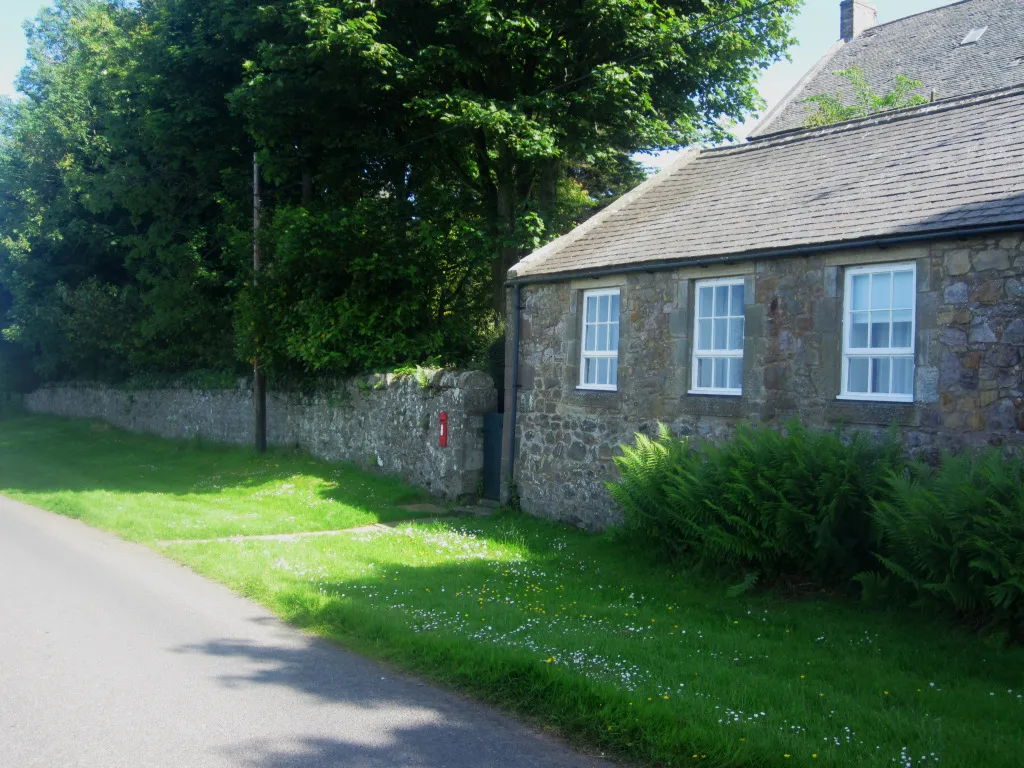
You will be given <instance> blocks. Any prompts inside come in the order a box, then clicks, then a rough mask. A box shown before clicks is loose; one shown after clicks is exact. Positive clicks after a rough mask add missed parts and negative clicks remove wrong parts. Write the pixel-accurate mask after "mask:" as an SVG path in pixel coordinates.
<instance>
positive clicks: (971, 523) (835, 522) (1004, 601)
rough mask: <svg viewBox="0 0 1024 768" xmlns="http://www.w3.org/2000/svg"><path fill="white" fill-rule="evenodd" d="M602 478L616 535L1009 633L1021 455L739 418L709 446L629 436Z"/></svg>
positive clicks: (738, 578) (1023, 553) (1020, 541)
mask: <svg viewBox="0 0 1024 768" xmlns="http://www.w3.org/2000/svg"><path fill="white" fill-rule="evenodd" d="M616 462H617V464H618V465H619V469H620V470H621V475H622V476H621V480H620V481H619V482H616V483H609V484H608V487H609V489H610V490H611V493H612V496H613V498H614V499H615V500H616V502H618V504H619V506H620V507H621V509H622V511H623V513H624V522H625V528H626V530H627V531H628V532H629V533H631V534H632V535H635V536H639V537H643V538H645V539H647V540H648V542H649V543H650V544H651V546H653V547H654V548H655V549H656V550H657V551H659V552H661V554H662V555H663V556H665V557H668V558H672V559H687V560H689V561H691V562H693V563H695V564H698V565H701V566H710V567H711V568H713V569H714V570H715V571H716V572H718V573H720V574H722V575H723V576H724V577H726V578H728V579H730V580H732V581H733V582H737V583H736V586H735V587H734V589H735V590H737V591H741V590H744V589H748V588H750V587H751V586H753V585H754V584H756V583H768V584H788V585H798V586H801V587H805V588H807V587H810V588H827V589H832V590H835V589H847V588H848V589H851V590H852V589H857V588H858V586H860V587H862V588H863V591H864V594H865V595H866V596H873V595H877V594H880V593H882V594H884V595H885V596H886V599H892V598H893V596H903V597H904V598H907V599H910V600H913V601H915V602H918V603H921V604H927V605H931V606H933V607H940V608H942V609H944V610H947V611H950V612H952V613H954V614H956V615H957V616H958V617H959V618H961V619H967V620H969V621H971V622H972V623H975V624H978V625H982V626H985V627H987V628H989V629H991V630H999V631H1003V632H1009V633H1012V634H1015V635H1020V633H1021V630H1022V627H1024V460H1022V459H1021V458H1019V457H1008V456H1005V455H1003V454H1002V453H1000V452H997V451H994V450H991V451H988V452H986V453H983V454H965V455H963V456H956V457H954V456H949V455H947V456H944V457H943V458H942V461H941V462H940V463H939V465H938V466H937V467H935V468H932V467H929V466H927V465H925V464H922V463H919V462H913V461H911V460H910V459H909V458H908V457H907V456H906V454H905V453H904V451H903V449H902V448H901V447H900V445H899V442H898V440H897V438H896V435H895V433H892V432H890V433H889V434H888V436H887V437H886V439H884V440H882V441H878V440H875V439H873V438H872V437H870V436H868V435H867V434H864V433H852V434H848V435H844V434H841V433H840V432H816V431H812V430H807V429H804V428H803V427H801V426H800V425H799V424H795V423H793V424H789V425H787V426H786V429H785V430H784V431H781V432H780V431H777V430H773V429H769V428H764V427H753V426H740V427H739V428H738V429H737V431H736V435H735V437H734V438H733V439H732V440H729V441H724V442H721V443H718V444H714V443H710V442H701V441H692V440H687V439H683V440H679V439H674V438H672V437H671V436H670V435H669V434H668V431H667V429H665V428H664V427H662V428H661V433H660V434H659V436H658V437H657V438H654V439H652V438H648V437H646V436H644V435H637V437H636V443H635V445H633V446H624V447H623V456H621V457H620V458H618V459H616Z"/></svg>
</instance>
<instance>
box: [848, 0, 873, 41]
mask: <svg viewBox="0 0 1024 768" xmlns="http://www.w3.org/2000/svg"><path fill="white" fill-rule="evenodd" d="M839 13H840V25H839V36H840V37H842V38H843V40H845V41H846V42H850V41H851V40H853V39H854V38H855V37H858V36H859V35H860V33H861V32H863V31H864V30H866V29H871V28H872V27H874V26H877V25H878V9H877V8H875V6H873V5H871V4H870V3H866V2H864V0H843V2H842V3H840V4H839Z"/></svg>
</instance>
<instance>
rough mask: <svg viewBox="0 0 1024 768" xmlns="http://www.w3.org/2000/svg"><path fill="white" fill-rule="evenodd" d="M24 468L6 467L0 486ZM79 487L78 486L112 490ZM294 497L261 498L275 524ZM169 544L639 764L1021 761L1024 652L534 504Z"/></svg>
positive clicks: (270, 602)
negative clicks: (387, 525)
mask: <svg viewBox="0 0 1024 768" xmlns="http://www.w3.org/2000/svg"><path fill="white" fill-rule="evenodd" d="M7 425H8V422H3V423H0V430H2V434H3V437H2V438H0V466H6V465H7V461H8V458H9V456H10V455H11V454H12V453H13V452H17V453H19V454H21V459H19V461H21V462H23V464H24V465H25V466H27V465H30V464H33V463H35V464H37V465H40V466H42V465H46V466H48V467H50V469H49V470H47V472H49V474H48V475H47V477H50V478H59V477H61V476H62V472H61V466H62V463H63V462H64V461H65V458H66V457H68V456H74V455H78V454H81V453H86V454H89V455H91V456H94V457H95V458H96V461H97V463H98V464H101V465H102V464H105V462H103V460H102V459H103V456H105V455H106V456H107V458H108V459H111V458H113V457H115V456H122V458H123V454H119V453H117V452H116V451H115V452H114V453H113V454H109V453H108V451H111V450H113V449H112V448H111V444H109V443H108V442H107V439H106V438H105V437H103V435H104V434H105V433H100V437H99V438H98V437H97V436H96V435H95V434H94V433H93V432H91V431H88V430H87V431H84V432H82V431H81V425H78V424H75V423H71V422H56V421H50V420H47V425H48V428H49V429H50V430H52V431H51V433H50V435H49V437H50V438H51V439H48V440H37V441H33V440H31V439H28V438H27V437H26V438H23V439H20V440H19V439H11V437H10V433H9V431H8V430H7V429H6V427H7ZM26 426H27V425H26ZM30 431H31V430H30ZM129 437H130V436H119V437H118V439H129ZM55 438H59V439H55ZM159 442H160V441H154V443H155V444H154V445H152V446H151V448H152V450H153V451H155V452H158V451H159V450H161V447H160V445H157V443H159ZM114 445H115V447H116V444H114ZM136 450H138V449H136ZM168 450H170V449H169V448H168ZM218 450H223V449H218ZM228 452H229V453H230V451H228ZM237 453H238V454H239V458H238V459H237V460H238V461H242V460H243V459H242V458H241V457H242V456H243V455H246V454H245V452H244V451H237ZM136 459H138V454H136ZM149 460H150V459H149V458H148V455H147V458H146V461H149ZM244 460H245V461H249V460H251V457H246V458H245V459H244ZM73 464H74V463H73ZM74 466H78V467H79V469H78V470H77V471H80V472H85V471H86V470H87V469H88V468H87V467H82V466H81V465H77V464H74ZM133 466H134V465H133ZM35 471H36V473H37V477H38V476H39V473H41V472H42V470H40V469H37V470H35ZM9 482H10V479H9V475H7V474H4V473H3V471H0V488H9V487H10V486H9ZM22 485H24V483H22ZM65 485H66V484H65ZM62 487H63V486H62ZM243 487H244V488H247V487H248V486H245V485H244V484H243ZM84 488H86V489H88V490H83V491H75V490H64V491H63V492H64V493H71V494H72V498H73V497H74V495H75V494H77V493H80V492H84V493H92V492H95V491H96V490H101V489H103V488H104V484H103V482H101V481H99V480H95V481H94V482H92V483H85V484H84ZM357 488H358V486H357ZM4 492H6V491H4ZM36 493H39V496H38V500H36V501H35V502H34V503H41V504H42V505H44V506H46V505H47V504H48V503H51V504H52V502H53V499H54V497H52V496H49V495H47V494H46V493H42V492H41V491H39V490H37V491H36ZM147 493H154V491H152V490H150V491H147ZM156 493H163V492H160V491H156ZM144 496H145V494H134V495H133V494H132V493H121V495H120V496H119V498H120V499H123V501H124V503H125V505H126V509H125V510H124V512H125V514H124V515H121V516H118V517H116V518H109V519H105V520H104V522H105V523H107V524H109V525H114V526H116V525H122V526H125V535H130V534H131V533H133V532H135V531H136V529H135V528H134V527H132V526H131V525H129V524H128V522H127V521H128V520H130V519H131V517H132V516H133V515H134V516H145V514H146V511H147V503H148V502H147V501H145V500H144V498H143V497H144ZM147 498H148V497H147ZM285 502H286V498H285V497H279V496H275V495H273V494H271V495H267V496H264V497H261V499H260V500H259V505H260V506H262V507H266V511H264V513H263V514H264V515H265V516H267V517H268V519H269V518H272V517H273V515H274V514H276V513H274V512H272V511H271V510H273V509H275V508H276V505H278V504H282V503H285ZM51 508H57V507H56V506H51ZM178 509H180V510H181V511H182V512H184V511H185V510H186V509H187V508H186V507H180V508H178ZM58 511H59V510H58ZM168 514H170V512H168ZM189 514H190V513H189ZM209 514H211V515H212V514H214V513H213V512H210V513H209ZM234 522H235V524H237V522H238V521H237V520H236V521H234ZM115 530H116V527H115ZM169 553H170V554H171V555H172V556H173V557H175V558H176V559H178V560H179V561H181V562H183V563H185V564H187V565H189V566H190V567H192V568H194V569H195V570H197V571H198V572H200V573H203V574H205V575H208V576H210V577H212V578H215V579H218V580H219V581H221V582H223V583H225V584H227V585H229V586H231V587H232V588H234V589H235V590H237V591H239V592H240V593H242V594H244V595H246V596H248V597H250V598H252V599H254V600H257V601H259V602H261V603H263V604H264V605H266V606H268V607H270V608H271V609H272V610H274V611H275V612H277V613H278V614H279V615H281V616H282V617H284V618H285V619H287V620H289V621H292V622H293V623H295V624H297V625H299V626H302V627H304V628H306V629H308V630H310V631H313V632H315V633H317V634H320V635H323V636H326V637H329V638H332V639H335V640H337V641H338V642H340V643H342V644H344V645H346V646H348V647H351V648H354V649H356V650H359V651H361V652H364V653H366V654H368V655H371V656H374V657H377V658H381V659H385V660H388V661H390V662H392V663H394V664H396V665H398V666H401V667H403V668H406V669H409V670H413V671H416V672H420V673H423V674H426V675H428V676H430V677H432V678H434V679H436V680H439V681H442V682H445V683H447V684H449V685H452V686H455V687H458V688H460V689H462V690H465V691H469V692H472V693H473V694H475V695H477V696H479V697H481V698H484V699H486V700H488V701H492V702H495V703H497V704H500V705H502V706H504V707H506V708H508V709H510V710H513V711H516V712H519V713H521V714H524V715H526V716H528V717H530V718H531V719H533V720H535V721H537V722H539V723H541V724H544V725H547V726H550V727H551V728H554V729H556V730H558V731H560V732H562V733H565V734H566V735H568V736H569V737H570V738H572V739H574V740H576V741H577V742H578V743H584V744H587V745H589V746H591V747H596V748H599V749H602V750H604V751H606V752H609V753H614V754H619V755H622V756H625V757H627V758H629V759H631V760H632V761H635V762H638V763H644V764H650V765H714V766H732V767H733V768H755V767H762V766H843V767H844V768H845V767H847V766H849V767H852V766H858V767H859V766H879V767H881V766H893V765H899V766H922V765H944V766H967V765H970V766H976V765H978V766H986V768H993V767H998V766H1006V767H1007V768H1009V767H1010V766H1019V765H1020V764H1021V761H1020V745H1021V744H1022V743H1024V696H1022V694H1024V650H1022V649H1020V648H1012V647H1011V648H1005V649H1000V648H997V647H992V646H988V645H986V644H984V642H982V641H980V640H979V639H978V638H976V637H973V636H971V635H969V634H966V633H963V632H960V631H957V630H955V629H951V628H950V627H949V626H948V625H946V624H943V623H941V622H935V621H930V620H927V619H925V618H920V617H917V616H915V615H913V614H910V613H907V612H892V613H884V612H878V611H874V610H869V609H866V608H863V607H861V606H860V605H858V604H856V603H850V602H843V601H838V600H835V599H829V598H827V597H819V598H816V599H803V600H799V601H793V600H785V599H781V598H779V597H774V596H771V595H746V596H742V597H738V598H729V597H727V596H726V593H725V592H726V591H725V588H724V587H722V586H720V585H714V584H708V583H706V582H703V581H701V580H700V579H699V578H697V577H695V576H694V575H692V574H688V573H683V572H678V571H673V570H671V569H669V568H666V567H662V566H658V565H657V564H654V563H653V562H652V560H651V559H650V558H649V557H648V555H647V554H646V553H644V552H639V551H635V550H632V549H630V548H629V547H627V546H625V545H623V544H621V543H618V542H615V541H613V540H609V539H607V538H603V537H595V536H592V535H588V534H585V533H582V532H579V531H575V530H571V529H567V528H564V527H561V526H556V525H552V524H549V523H545V522H543V521H539V520H534V519H531V518H526V517H522V516H517V515H499V516H497V517H495V518H492V519H488V520H482V521H472V522H466V523H418V524H409V525H404V526H401V527H399V528H398V529H397V530H396V531H395V532H391V533H382V532H374V533H360V534H347V535H343V536H339V537H332V538H330V539H306V540H301V541H296V542H278V541H252V540H249V541H239V542H224V543H184V544H178V545H175V546H173V547H171V548H170V549H169Z"/></svg>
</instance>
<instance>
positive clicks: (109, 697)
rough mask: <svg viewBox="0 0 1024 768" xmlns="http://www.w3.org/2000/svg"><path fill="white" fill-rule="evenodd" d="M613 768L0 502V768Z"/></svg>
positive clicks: (133, 551)
mask: <svg viewBox="0 0 1024 768" xmlns="http://www.w3.org/2000/svg"><path fill="white" fill-rule="evenodd" d="M608 765H609V764H608V763H605V762H604V761H603V760H602V759H601V758H597V757H588V756H585V755H580V754H578V753H575V752H573V751H572V750H570V749H569V748H568V747H566V746H565V745H564V744H562V743H561V742H559V741H557V740H555V739H553V738H550V737H548V736H546V735H544V734H541V733H538V732H535V731H534V730H533V729H531V728H529V727H527V726H525V725H523V724H521V723H519V722H517V721H515V720H512V719H510V718H508V717H506V716H504V715H502V714H500V713H498V712H495V711H494V710H492V709H490V708H488V707H486V706H483V705H480V704H478V703H475V702H472V701H468V700H466V699H464V698H462V697H460V696H458V695H456V694H453V693H450V692H447V691H444V690H442V689H439V688H436V687H434V686H432V685H429V684H424V683H422V682H419V681H417V680H416V679H414V678H412V677H408V676H404V675H401V674H397V673H395V672H394V671H392V670H389V669H387V668H385V667H382V666H380V665H378V664H376V663H373V662H371V661H368V660H366V659H363V658H362V657H360V656H356V655H354V654H351V653H348V652H345V651H343V650H341V649H339V648H337V647H335V646H333V645H331V644H330V643H327V642H325V641H321V640H318V639H315V638H312V637H310V636H308V635H306V634H304V633H302V632H299V631H298V630H295V629H293V628H291V627H288V626H287V625H285V624H282V623H281V622H280V621H279V620H277V619H276V618H275V617H274V616H273V615H272V614H270V613H268V612H267V611H265V610H264V609H263V608H261V607H259V606H257V605H254V604H253V603H250V602H248V601H246V600H244V599H242V598H240V597H237V596H236V595H234V594H232V593H231V592H230V591H229V590H228V589H226V588H225V587H222V586H220V585H218V584H215V583H213V582H210V581H207V580H206V579H203V578H202V577H200V576H198V575H196V574H194V573H192V572H191V571H189V570H187V569H185V568H183V567H181V566H178V565H177V564H175V563H174V562H172V561H170V560H167V559H165V558H162V557H160V556H159V555H157V554H156V553H154V552H152V551H150V550H148V549H146V548H144V547H141V546H137V545H134V544H130V543H127V542H125V541H122V540H120V539H118V538H116V537H114V536H111V535H109V534H106V533H103V532H101V531H98V530H95V529H92V528H89V527H87V526H85V525H83V524H81V523H79V522H77V521H75V520H71V519H68V518H63V517H60V516H58V515H53V514H50V513H47V512H43V511H40V510H38V509H34V508H32V507H28V506H25V505H23V504H19V503H17V502H14V501H11V500H8V499H5V498H4V497H2V496H0V766H3V767H4V768H7V767H8V766H9V767H10V768H35V767H36V766H39V767H40V768H43V767H45V768H164V767H165V766H167V767H171V766H174V767H177V766H182V767H183V768H207V767H210V768H228V767H230V768H236V767H239V766H252V767H253V768H299V767H300V766H301V767H303V768H307V767H308V768H314V767H320V766H338V767H339V768H341V767H344V768H435V767H436V768H471V767H472V768H488V767H490V766H493V768H506V767H508V768H512V767H513V766H528V767H529V768H591V767H593V768H598V767H599V766H605V767H607V766H608Z"/></svg>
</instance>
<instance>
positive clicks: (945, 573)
mask: <svg viewBox="0 0 1024 768" xmlns="http://www.w3.org/2000/svg"><path fill="white" fill-rule="evenodd" d="M887 482H888V485H889V487H890V489H891V494H890V497H889V498H888V499H883V500H879V501H878V502H876V504H875V509H874V520H875V523H876V525H877V527H878V530H879V532H880V552H879V555H878V559H879V562H880V563H881V564H882V565H883V566H884V568H885V569H886V570H887V571H888V572H889V573H890V574H892V576H893V577H894V578H896V579H898V580H899V581H901V582H903V583H904V584H905V585H906V586H907V587H909V588H910V589H911V590H912V591H913V592H914V593H915V594H916V595H917V597H918V599H919V600H920V601H922V602H929V603H934V604H936V605H938V606H940V607H945V608H946V609H947V610H951V611H952V612H954V613H955V614H956V615H958V616H960V617H961V618H962V619H964V620H968V621H970V622H972V623H975V624H978V625H979V626H984V627H986V628H988V629H989V630H994V631H1000V632H1006V633H1009V634H1011V635H1013V634H1016V635H1017V636H1021V634H1022V631H1024V460H1022V459H1021V458H1019V457H1017V458H1013V457H1006V456H1003V455H1002V454H1000V453H999V452H997V451H989V452H987V453H984V454H980V455H978V454H975V455H971V454H964V455H961V456H950V455H946V456H944V457H943V458H942V461H941V463H940V465H939V466H938V467H937V468H936V469H931V468H929V467H926V466H923V465H915V466H914V467H912V468H910V469H909V470H908V471H906V472H903V473H898V474H893V475H891V476H890V477H889V478H888V481H887Z"/></svg>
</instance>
